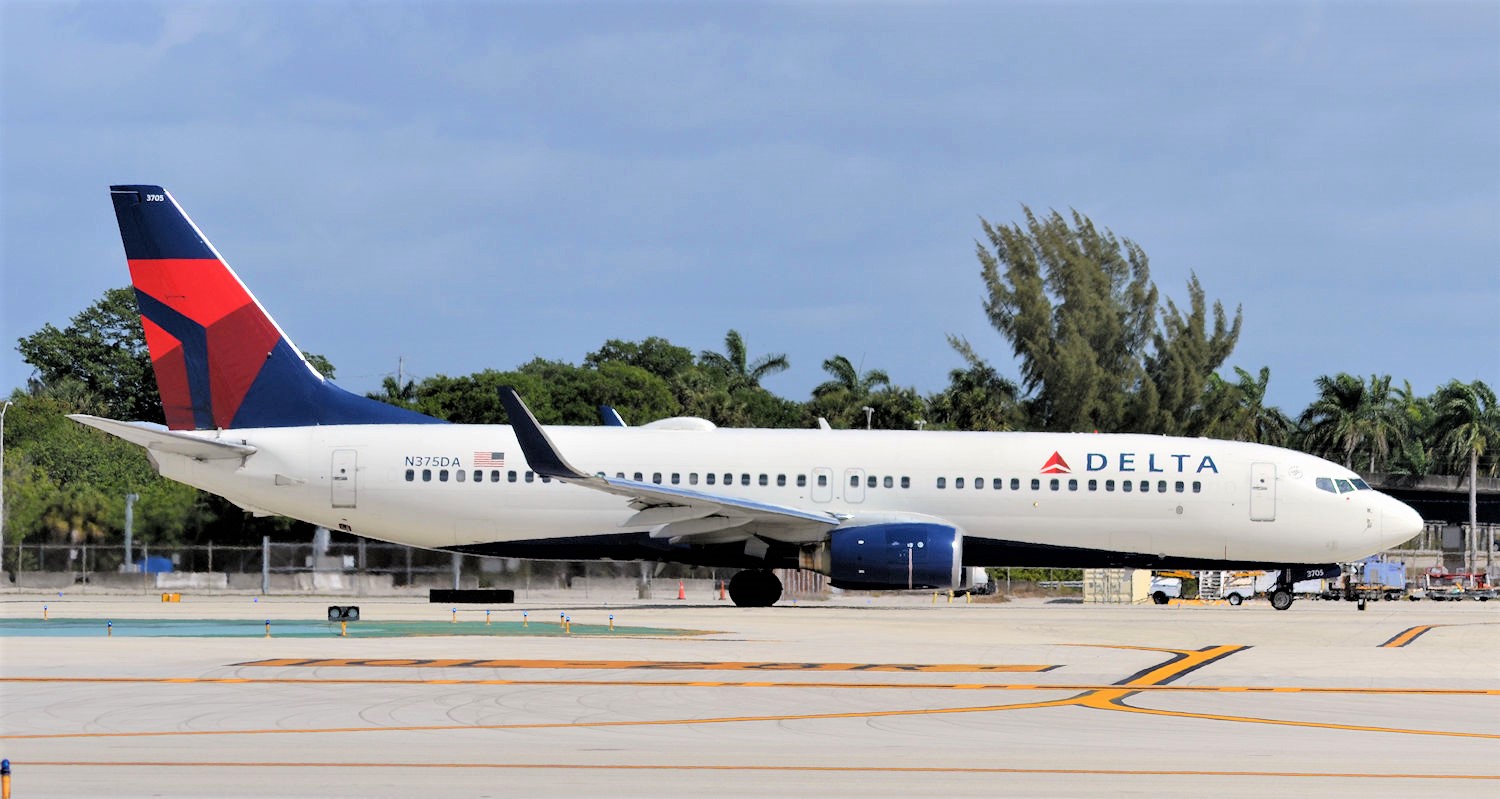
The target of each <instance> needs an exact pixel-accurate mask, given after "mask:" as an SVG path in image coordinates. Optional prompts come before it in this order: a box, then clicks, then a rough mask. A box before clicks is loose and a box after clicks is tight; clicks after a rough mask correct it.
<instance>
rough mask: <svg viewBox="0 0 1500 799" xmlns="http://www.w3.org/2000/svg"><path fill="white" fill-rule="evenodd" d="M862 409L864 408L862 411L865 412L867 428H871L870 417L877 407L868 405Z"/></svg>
mask: <svg viewBox="0 0 1500 799" xmlns="http://www.w3.org/2000/svg"><path fill="white" fill-rule="evenodd" d="M860 410H862V411H864V412H865V429H866V430H869V429H870V418H871V417H873V416H874V415H875V409H874V408H871V407H870V406H868V405H866V406H865V407H863V408H861V409H860Z"/></svg>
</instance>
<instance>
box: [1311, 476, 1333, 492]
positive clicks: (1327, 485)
mask: <svg viewBox="0 0 1500 799" xmlns="http://www.w3.org/2000/svg"><path fill="white" fill-rule="evenodd" d="M1313 484H1314V485H1316V486H1317V487H1318V488H1321V489H1322V490H1324V491H1327V492H1328V493H1330V494H1337V493H1338V489H1336V488H1334V487H1333V479H1332V478H1329V477H1319V478H1318V479H1316V480H1314V481H1313Z"/></svg>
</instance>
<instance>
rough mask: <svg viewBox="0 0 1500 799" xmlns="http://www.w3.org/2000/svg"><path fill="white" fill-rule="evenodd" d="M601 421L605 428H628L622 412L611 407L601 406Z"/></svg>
mask: <svg viewBox="0 0 1500 799" xmlns="http://www.w3.org/2000/svg"><path fill="white" fill-rule="evenodd" d="M599 421H600V422H602V423H603V424H604V426H605V427H627V426H628V425H626V424H625V420H624V419H623V418H622V417H621V416H620V412H619V411H617V410H615V409H614V407H613V406H610V405H600V406H599Z"/></svg>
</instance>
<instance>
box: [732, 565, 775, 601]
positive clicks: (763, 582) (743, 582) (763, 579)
mask: <svg viewBox="0 0 1500 799" xmlns="http://www.w3.org/2000/svg"><path fill="white" fill-rule="evenodd" d="M729 598H730V599H732V600H734V604H735V606H737V607H742V608H768V607H770V606H772V605H774V604H776V600H778V599H781V579H780V578H778V577H777V576H776V573H775V572H771V571H766V570H764V569H747V570H745V571H742V572H739V573H738V574H736V575H734V576H733V577H731V578H729Z"/></svg>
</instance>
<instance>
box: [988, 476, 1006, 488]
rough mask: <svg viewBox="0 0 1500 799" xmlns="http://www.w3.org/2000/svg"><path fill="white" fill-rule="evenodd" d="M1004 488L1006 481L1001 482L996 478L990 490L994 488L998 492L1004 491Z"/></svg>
mask: <svg viewBox="0 0 1500 799" xmlns="http://www.w3.org/2000/svg"><path fill="white" fill-rule="evenodd" d="M1004 487H1005V481H1004V480H1001V479H1000V478H998V477H996V478H995V480H994V482H992V483H990V488H993V489H995V490H996V491H999V490H1000V489H1002V488H1004Z"/></svg>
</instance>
